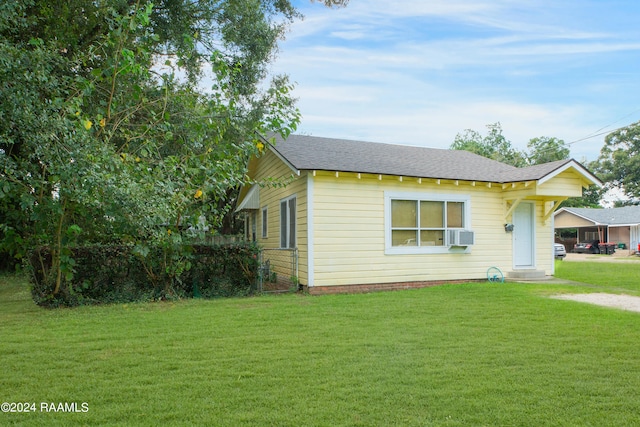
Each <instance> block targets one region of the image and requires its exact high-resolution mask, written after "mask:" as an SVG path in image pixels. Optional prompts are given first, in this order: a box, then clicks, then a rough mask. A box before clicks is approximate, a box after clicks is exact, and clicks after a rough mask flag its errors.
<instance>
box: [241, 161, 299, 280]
mask: <svg viewBox="0 0 640 427" xmlns="http://www.w3.org/2000/svg"><path fill="white" fill-rule="evenodd" d="M252 166H253V167H252V170H251V171H250V175H251V177H252V178H253V179H254V180H256V181H257V182H259V183H263V184H264V187H262V188H260V209H262V208H264V207H265V206H266V207H267V221H268V223H267V238H262V215H261V214H259V215H258V226H257V230H258V233H257V235H258V243H259V244H260V245H261V246H262V247H263V248H266V249H274V248H279V247H280V201H281V200H282V199H286V198H288V197H290V196H293V195H294V194H295V195H296V216H297V218H296V245H297V247H298V257H299V260H298V279H299V280H300V283H301V284H307V280H308V262H307V260H308V256H307V240H308V238H307V217H308V216H307V186H306V182H307V177H306V172H303V173H302V174H301V175H300V176H298V175H296V174H295V173H294V172H293V171H292V170H291V169H290V168H289V167H288V166H287V165H285V164H284V163H283V162H282V161H281V160H280V159H279V158H278V157H277V156H275V155H274V154H273V153H272V152H271V151H267V152H266V153H265V154H264V156H262V157H261V158H260V159H259V161H258V162H252ZM274 180H275V181H276V182H277V183H276V184H268V183H269V182H273V181H274ZM272 267H275V268H274V269H276V270H277V269H278V268H279V266H272ZM277 272H278V273H280V272H279V271H277ZM283 274H286V273H283Z"/></svg>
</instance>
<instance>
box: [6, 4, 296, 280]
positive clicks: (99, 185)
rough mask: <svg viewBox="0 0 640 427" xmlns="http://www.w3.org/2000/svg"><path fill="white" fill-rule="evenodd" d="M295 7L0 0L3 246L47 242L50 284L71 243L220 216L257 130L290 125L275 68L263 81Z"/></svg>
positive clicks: (19, 248) (12, 249) (174, 228)
mask: <svg viewBox="0 0 640 427" xmlns="http://www.w3.org/2000/svg"><path fill="white" fill-rule="evenodd" d="M297 16H298V14H297V12H296V11H295V9H294V8H293V7H292V6H291V4H290V2H288V1H282V0H262V1H259V0H252V1H246V2H238V1H236V0H225V1H213V0H208V1H200V2H192V1H187V0H159V1H158V2H157V3H156V4H152V3H150V2H144V1H141V0H138V1H134V0H103V1H93V0H71V1H68V2H50V1H46V0H26V1H23V2H6V3H4V4H2V5H0V119H1V120H0V178H1V181H0V208H1V209H2V212H3V216H2V218H1V219H0V221H1V224H0V253H1V254H3V255H10V256H12V257H17V258H20V257H23V256H24V255H25V252H26V250H27V249H28V248H29V247H33V246H35V245H41V244H44V245H48V246H50V247H51V253H52V257H53V268H52V269H51V277H52V281H53V282H55V290H54V293H57V292H60V291H61V290H64V289H63V283H64V279H65V277H70V276H71V275H72V274H73V265H74V264H73V260H72V259H71V257H70V251H69V249H70V248H71V247H72V246H73V245H74V244H77V243H81V242H130V243H135V244H143V243H144V242H149V241H158V242H164V243H166V244H170V243H171V242H178V241H179V239H180V233H179V231H180V230H181V229H183V227H184V226H185V225H188V224H192V223H194V222H195V221H196V219H199V218H201V217H202V216H205V217H206V218H207V219H208V221H209V222H210V223H212V224H216V223H218V222H219V221H220V220H221V218H222V216H223V215H224V213H225V211H226V210H228V209H229V206H225V205H221V203H219V202H220V200H222V199H223V198H224V197H226V195H227V191H228V189H229V188H232V187H234V186H238V185H240V184H241V183H242V182H243V181H244V179H245V166H246V160H247V159H248V157H249V156H250V155H252V154H258V149H257V148H256V133H264V132H266V131H276V132H280V133H283V134H285V135H286V134H288V133H289V132H291V131H292V130H293V129H295V126H296V123H297V121H298V120H299V113H298V111H297V109H296V108H295V105H294V102H293V100H292V99H291V97H290V90H291V85H290V84H289V82H288V80H287V78H286V77H283V76H280V77H276V78H274V79H273V80H272V83H271V85H270V86H268V88H267V89H261V87H262V85H261V82H262V81H263V80H264V78H265V77H266V75H267V64H268V62H269V61H270V60H271V59H272V58H273V54H274V51H275V49H276V43H277V40H278V39H279V38H280V37H282V35H283V33H284V30H285V29H286V26H287V24H288V23H289V22H291V21H292V20H293V19H294V18H296V17H297ZM162 64H164V65H162ZM207 64H209V65H211V68H212V74H213V87H212V89H211V91H209V92H203V91H202V89H201V88H200V85H201V83H202V82H203V76H204V74H203V70H204V69H205V68H206V67H204V66H205V65H207ZM181 76H183V77H181ZM221 206H222V207H221Z"/></svg>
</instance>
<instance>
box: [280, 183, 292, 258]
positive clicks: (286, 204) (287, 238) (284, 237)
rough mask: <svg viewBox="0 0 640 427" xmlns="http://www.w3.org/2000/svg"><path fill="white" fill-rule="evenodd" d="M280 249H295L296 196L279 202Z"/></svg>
mask: <svg viewBox="0 0 640 427" xmlns="http://www.w3.org/2000/svg"><path fill="white" fill-rule="evenodd" d="M280 247H281V248H295V247H296V196H293V197H290V198H288V199H284V200H281V201H280Z"/></svg>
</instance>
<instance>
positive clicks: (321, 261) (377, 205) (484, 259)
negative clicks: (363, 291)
mask: <svg viewBox="0 0 640 427" xmlns="http://www.w3.org/2000/svg"><path fill="white" fill-rule="evenodd" d="M250 170H251V177H252V178H254V179H255V180H256V181H258V182H265V180H271V179H280V180H284V181H286V185H267V186H265V187H263V188H261V189H260V206H261V208H262V207H265V206H267V207H268V237H267V238H264V239H263V238H262V237H261V230H262V228H261V227H262V224H261V221H262V216H261V215H258V226H257V230H258V233H257V234H258V239H259V243H260V244H261V245H262V246H263V247H264V248H278V247H279V246H280V201H281V200H282V199H285V198H288V197H290V196H292V195H294V194H295V195H296V197H297V230H296V237H297V247H298V249H299V274H298V278H299V280H300V283H301V284H303V285H305V284H309V274H308V268H309V265H308V257H309V254H310V253H311V254H312V256H313V260H312V262H313V265H314V268H313V283H312V284H313V286H335V285H349V284H368V283H394V282H410V281H430V280H465V279H484V278H486V272H487V269H488V268H489V267H492V266H495V267H498V268H500V269H501V270H502V271H503V272H504V273H505V274H506V273H507V272H509V271H512V270H513V254H512V248H513V234H512V233H507V232H505V230H504V222H505V214H506V212H507V209H508V204H507V201H508V200H515V199H516V198H525V199H526V200H527V201H532V202H534V203H535V213H536V219H535V237H534V238H535V244H536V249H535V264H536V268H537V269H538V270H544V271H545V273H546V274H552V273H553V251H552V248H553V247H552V243H553V230H552V223H553V221H552V220H551V219H548V220H547V221H543V218H544V216H545V214H546V213H547V212H549V209H550V208H551V206H552V204H551V202H550V201H551V200H555V199H557V198H563V197H568V196H571V195H575V194H576V193H581V188H582V186H581V185H582V182H581V180H580V179H579V177H577V176H576V175H575V174H573V173H572V172H564V173H562V174H559V175H558V176H556V177H554V178H553V179H551V180H549V181H548V182H545V183H544V184H542V185H540V186H538V185H537V184H536V183H535V182H530V183H517V184H515V185H513V186H512V185H511V184H508V185H506V186H504V187H503V185H501V184H493V185H487V184H485V183H476V184H475V185H473V183H470V182H463V181H460V182H458V183H457V184H456V183H455V182H453V181H448V180H442V181H441V182H440V183H438V182H437V181H435V180H432V179H423V180H422V181H421V182H419V180H418V179H415V178H404V179H402V180H401V179H399V177H390V176H383V177H382V179H380V178H379V176H378V175H369V174H362V175H361V176H360V177H358V174H355V173H345V172H341V173H340V174H339V176H338V177H336V174H335V173H333V172H322V171H317V172H311V171H310V172H306V171H302V173H301V175H300V176H298V175H296V174H295V173H294V172H293V171H292V170H291V169H290V168H289V167H288V166H287V165H286V164H285V163H284V162H282V161H281V160H280V159H279V158H278V157H277V156H275V155H274V154H273V153H272V152H267V153H266V154H265V155H264V156H263V157H261V158H260V159H259V161H257V162H252V164H251V168H250ZM281 182H282V181H281ZM309 182H311V185H312V186H313V191H312V193H309V192H308V185H309ZM385 192H407V193H435V194H442V195H464V196H467V197H469V199H470V205H471V229H472V230H473V231H474V232H475V245H474V246H472V247H471V249H470V252H469V253H442V254H409V255H407V254H404V255H391V254H385ZM309 194H311V202H312V203H313V205H312V206H313V212H310V213H311V217H312V218H313V230H312V232H311V235H312V238H313V241H312V242H311V243H312V247H311V248H310V249H311V250H310V251H309V248H308V244H309V242H308V235H309V234H308V218H309V214H308V206H307V203H308V195H309Z"/></svg>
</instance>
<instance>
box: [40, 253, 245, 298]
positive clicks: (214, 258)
mask: <svg viewBox="0 0 640 427" xmlns="http://www.w3.org/2000/svg"><path fill="white" fill-rule="evenodd" d="M70 251H71V253H70V254H69V258H70V260H71V261H70V262H69V265H70V266H71V268H72V271H73V274H72V275H71V274H70V275H68V277H63V278H62V282H63V284H62V286H61V287H60V290H59V292H57V293H54V290H55V283H56V279H57V277H56V274H55V273H54V272H53V269H52V267H51V265H52V261H51V251H50V249H49V248H48V247H41V248H38V249H36V250H34V251H33V252H32V253H31V254H30V256H29V267H30V270H31V282H32V285H33V286H32V292H31V293H32V297H33V300H34V301H35V302H36V304H38V305H41V306H46V307H58V306H77V305H87V304H105V303H114V302H115V303H124V302H141V301H157V300H165V299H179V298H190V297H194V296H195V297H200V296H201V297H204V298H215V297H230V296H243V295H248V294H250V293H251V292H253V291H254V290H255V289H256V288H255V281H256V277H257V271H258V248H257V247H256V246H255V245H252V244H246V243H235V244H228V245H219V246H209V245H179V246H172V247H148V246H147V247H144V248H141V247H137V246H126V245H109V246H102V245H94V246H80V247H77V248H72V249H70Z"/></svg>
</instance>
